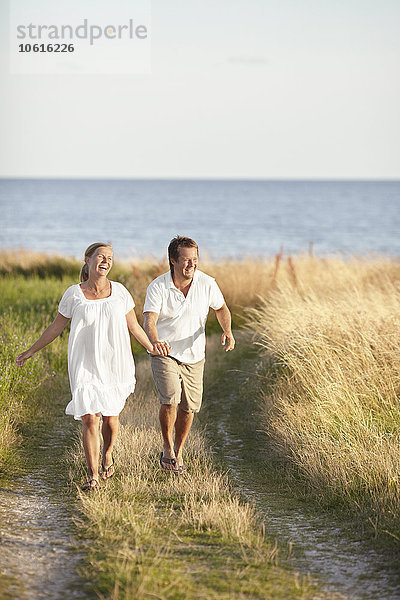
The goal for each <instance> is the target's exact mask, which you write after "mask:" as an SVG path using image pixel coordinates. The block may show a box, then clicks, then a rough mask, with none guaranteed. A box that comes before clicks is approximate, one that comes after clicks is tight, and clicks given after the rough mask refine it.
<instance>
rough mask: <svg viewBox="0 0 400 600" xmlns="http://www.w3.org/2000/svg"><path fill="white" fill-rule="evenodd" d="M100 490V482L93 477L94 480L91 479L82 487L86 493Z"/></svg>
mask: <svg viewBox="0 0 400 600" xmlns="http://www.w3.org/2000/svg"><path fill="white" fill-rule="evenodd" d="M92 482H94V485H92ZM99 488H100V482H99V480H98V479H95V478H94V477H92V479H89V481H87V482H86V483H84V484H83V486H82V487H81V490H83V491H84V492H93V491H94V490H98V489H99Z"/></svg>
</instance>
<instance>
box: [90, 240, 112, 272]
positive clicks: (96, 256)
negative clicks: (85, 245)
mask: <svg viewBox="0 0 400 600" xmlns="http://www.w3.org/2000/svg"><path fill="white" fill-rule="evenodd" d="M86 263H87V265H88V267H89V274H90V273H96V274H98V275H104V276H107V275H108V273H109V272H110V269H111V267H112V264H113V251H112V249H111V248H109V247H108V246H100V248H97V250H95V251H94V253H93V254H92V256H90V257H88V258H86Z"/></svg>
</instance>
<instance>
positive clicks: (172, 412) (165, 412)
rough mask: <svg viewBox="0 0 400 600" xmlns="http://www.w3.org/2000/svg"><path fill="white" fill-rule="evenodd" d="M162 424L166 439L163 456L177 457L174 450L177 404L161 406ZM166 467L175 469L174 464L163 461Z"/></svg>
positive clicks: (162, 431)
mask: <svg viewBox="0 0 400 600" xmlns="http://www.w3.org/2000/svg"><path fill="white" fill-rule="evenodd" d="M159 416H160V425H161V433H162V436H163V440H164V449H163V456H164V458H175V452H174V427H175V422H176V406H175V404H161V406H160V413H159ZM163 465H164V468H165V469H167V470H170V471H173V470H174V465H171V464H169V463H163Z"/></svg>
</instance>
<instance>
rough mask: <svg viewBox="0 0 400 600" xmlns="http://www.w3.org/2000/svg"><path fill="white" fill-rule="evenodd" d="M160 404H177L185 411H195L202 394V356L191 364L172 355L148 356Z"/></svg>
mask: <svg viewBox="0 0 400 600" xmlns="http://www.w3.org/2000/svg"><path fill="white" fill-rule="evenodd" d="M150 360H151V369H152V371H153V378H154V383H155V384H156V388H157V392H158V398H159V400H160V404H179V406H180V408H181V409H182V410H184V411H186V412H194V413H197V412H199V410H200V406H201V399H202V396H203V371H204V362H205V359H204V358H203V359H202V360H200V361H199V362H197V363H194V364H193V365H188V364H185V363H181V362H179V360H176V358H172V356H153V355H151V356H150Z"/></svg>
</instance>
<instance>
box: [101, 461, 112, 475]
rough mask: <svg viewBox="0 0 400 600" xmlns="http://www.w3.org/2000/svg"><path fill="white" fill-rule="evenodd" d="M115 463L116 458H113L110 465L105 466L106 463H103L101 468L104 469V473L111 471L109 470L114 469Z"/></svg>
mask: <svg viewBox="0 0 400 600" xmlns="http://www.w3.org/2000/svg"><path fill="white" fill-rule="evenodd" d="M114 465H115V460H114V458H113V460H112V463H111V465H110V466H109V467H105V466H104V463H101V469H102V471H103V472H104V473H108V472H109V470H110V469H112V468H113V466H114Z"/></svg>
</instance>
